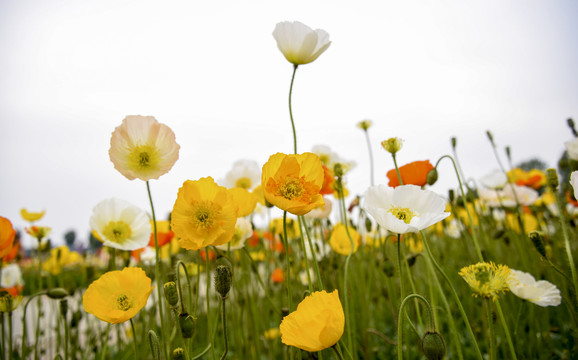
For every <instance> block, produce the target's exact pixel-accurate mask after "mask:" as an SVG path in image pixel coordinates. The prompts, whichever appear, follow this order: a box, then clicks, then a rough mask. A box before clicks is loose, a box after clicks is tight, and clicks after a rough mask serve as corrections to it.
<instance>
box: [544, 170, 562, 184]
mask: <svg viewBox="0 0 578 360" xmlns="http://www.w3.org/2000/svg"><path fill="white" fill-rule="evenodd" d="M546 178H547V179H548V186H550V187H551V188H552V189H556V188H557V187H558V185H559V184H560V182H559V181H558V173H557V172H556V169H553V168H549V169H547V170H546Z"/></svg>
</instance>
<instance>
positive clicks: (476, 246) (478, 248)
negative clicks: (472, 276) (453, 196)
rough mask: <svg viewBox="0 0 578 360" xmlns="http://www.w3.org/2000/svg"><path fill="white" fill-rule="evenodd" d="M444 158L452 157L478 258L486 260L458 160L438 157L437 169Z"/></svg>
mask: <svg viewBox="0 0 578 360" xmlns="http://www.w3.org/2000/svg"><path fill="white" fill-rule="evenodd" d="M444 158H448V159H450V160H451V161H452V164H453V166H454V170H455V172H456V177H457V178H458V183H459V184H460V192H461V194H462V202H463V203H464V208H465V209H466V214H468V220H469V221H470V226H471V228H472V239H473V240H474V247H475V248H476V254H477V255H478V258H479V260H480V261H484V256H483V255H482V250H481V248H480V244H479V242H478V236H477V235H476V231H475V229H474V221H473V219H472V214H470V209H469V208H468V201H467V200H466V192H465V191H464V185H463V183H462V179H461V177H460V173H459V171H458V168H457V166H456V162H455V161H454V159H453V158H452V157H451V156H449V155H444V156H442V157H440V158H439V159H438V161H437V162H436V166H435V168H436V169H437V167H438V165H439V164H440V162H441V161H442V159H444Z"/></svg>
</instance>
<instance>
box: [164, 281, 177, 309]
mask: <svg viewBox="0 0 578 360" xmlns="http://www.w3.org/2000/svg"><path fill="white" fill-rule="evenodd" d="M164 289H165V298H166V299H167V302H168V303H169V305H170V306H171V307H175V306H177V304H178V303H179V293H178V291H177V284H176V283H175V282H174V281H167V282H166V283H165V285H164Z"/></svg>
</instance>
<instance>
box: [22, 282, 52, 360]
mask: <svg viewBox="0 0 578 360" xmlns="http://www.w3.org/2000/svg"><path fill="white" fill-rule="evenodd" d="M44 294H46V291H40V292H37V293H36V294H34V295H32V296H30V297H29V298H28V301H26V304H24V310H22V344H21V349H20V355H21V356H24V345H25V344H26V335H27V332H26V310H27V309H28V305H29V304H30V301H32V299H34V298H35V297H37V296H40V295H44Z"/></svg>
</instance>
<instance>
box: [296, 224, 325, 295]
mask: <svg viewBox="0 0 578 360" xmlns="http://www.w3.org/2000/svg"><path fill="white" fill-rule="evenodd" d="M299 220H300V221H301V222H302V223H303V227H304V228H305V233H306V234H307V240H308V242H309V250H310V251H311V256H312V257H313V267H314V268H315V274H316V276H317V286H319V290H323V281H322V280H321V272H320V271H319V263H318V262H317V255H315V248H314V247H313V242H312V241H311V234H310V233H309V227H308V226H307V222H306V221H305V217H304V216H299Z"/></svg>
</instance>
